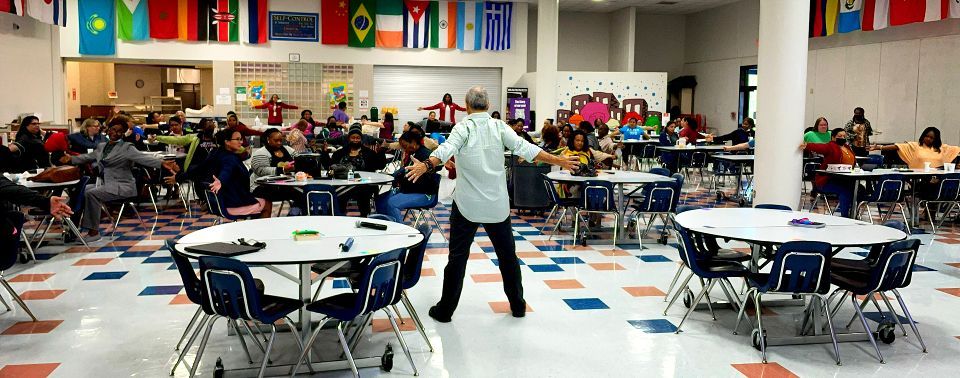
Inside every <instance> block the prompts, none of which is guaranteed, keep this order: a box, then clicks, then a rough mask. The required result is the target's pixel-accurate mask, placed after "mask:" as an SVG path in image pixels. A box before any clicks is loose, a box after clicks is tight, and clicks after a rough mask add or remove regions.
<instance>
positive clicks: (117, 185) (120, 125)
mask: <svg viewBox="0 0 960 378" xmlns="http://www.w3.org/2000/svg"><path fill="white" fill-rule="evenodd" d="M127 125H128V120H127V119H124V118H122V117H117V118H114V119H113V121H110V124H109V125H108V128H107V137H108V138H109V140H108V141H107V142H105V143H100V145H99V146H97V148H96V149H95V150H94V151H93V152H91V153H88V154H83V155H78V156H73V157H71V156H64V157H62V158H61V159H60V162H61V163H64V164H68V163H69V164H73V165H78V164H89V163H96V164H97V165H98V166H99V167H100V179H99V180H98V181H97V182H96V183H92V184H89V185H87V188H86V193H85V194H84V208H83V221H82V222H81V223H80V227H81V228H84V229H86V230H87V234H86V235H85V236H84V237H83V240H84V241H86V242H88V243H89V242H93V241H97V240H100V209H101V208H102V207H103V204H104V203H105V202H110V201H116V200H123V199H127V198H133V197H136V196H137V195H138V193H137V180H136V178H134V172H133V171H134V165H142V166H145V167H147V168H155V169H156V168H160V167H161V166H162V167H163V168H166V169H167V170H169V171H170V172H174V173H176V172H177V171H178V170H179V169H180V168H179V167H177V163H175V162H173V161H164V160H161V159H160V158H159V157H156V156H154V155H151V154H146V153H143V152H140V151H138V150H137V149H136V148H135V147H134V146H133V144H131V143H130V142H127V141H125V140H124V138H123V135H124V134H125V133H126V132H127V131H128V130H127Z"/></svg>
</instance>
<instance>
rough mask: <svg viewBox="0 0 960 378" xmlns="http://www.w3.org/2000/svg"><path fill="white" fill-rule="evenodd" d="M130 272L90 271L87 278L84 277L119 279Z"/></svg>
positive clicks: (87, 279) (91, 278) (88, 279)
mask: <svg viewBox="0 0 960 378" xmlns="http://www.w3.org/2000/svg"><path fill="white" fill-rule="evenodd" d="M127 273H128V272H96V273H90V275H89V276H87V278H84V280H85V281H90V280H119V279H121V278H123V276H125V275H127Z"/></svg>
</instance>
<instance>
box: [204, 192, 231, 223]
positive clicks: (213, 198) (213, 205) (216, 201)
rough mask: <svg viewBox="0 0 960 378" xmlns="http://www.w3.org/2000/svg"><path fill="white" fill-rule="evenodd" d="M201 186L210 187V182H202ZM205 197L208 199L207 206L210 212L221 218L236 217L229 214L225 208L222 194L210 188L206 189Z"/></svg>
mask: <svg viewBox="0 0 960 378" xmlns="http://www.w3.org/2000/svg"><path fill="white" fill-rule="evenodd" d="M201 186H202V187H204V188H208V187H209V186H210V184H209V183H203V184H201ZM203 198H204V199H205V200H206V201H207V208H208V209H210V213H212V214H213V215H216V216H218V217H221V218H227V219H230V220H233V219H235V217H233V216H231V215H230V214H228V213H227V211H226V210H225V209H224V208H223V205H222V204H221V203H220V196H218V195H217V194H216V193H214V192H213V191H211V190H209V189H204V191H203Z"/></svg>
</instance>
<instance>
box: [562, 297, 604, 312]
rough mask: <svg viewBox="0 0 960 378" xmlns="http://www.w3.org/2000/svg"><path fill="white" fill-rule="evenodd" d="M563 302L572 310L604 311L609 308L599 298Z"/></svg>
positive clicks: (565, 300) (572, 299) (573, 299)
mask: <svg viewBox="0 0 960 378" xmlns="http://www.w3.org/2000/svg"><path fill="white" fill-rule="evenodd" d="M563 301H564V302H566V303H567V306H570V309H572V310H606V309H609V308H610V307H608V306H607V304H606V303H603V301H601V300H600V298H571V299H564V300H563Z"/></svg>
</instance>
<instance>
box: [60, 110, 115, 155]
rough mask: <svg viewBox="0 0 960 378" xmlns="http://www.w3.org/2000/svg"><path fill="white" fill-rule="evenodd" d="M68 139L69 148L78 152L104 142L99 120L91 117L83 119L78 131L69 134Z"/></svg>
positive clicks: (85, 151)
mask: <svg viewBox="0 0 960 378" xmlns="http://www.w3.org/2000/svg"><path fill="white" fill-rule="evenodd" d="M69 139H70V150H71V151H73V152H76V153H79V154H85V153H87V152H90V150H92V149H95V148H97V145H98V144H100V143H103V142H106V139H105V138H104V136H103V134H101V133H100V121H97V120H96V119H93V118H87V119H85V120H83V124H82V125H80V131H78V132H75V133H73V134H70V136H69Z"/></svg>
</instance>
